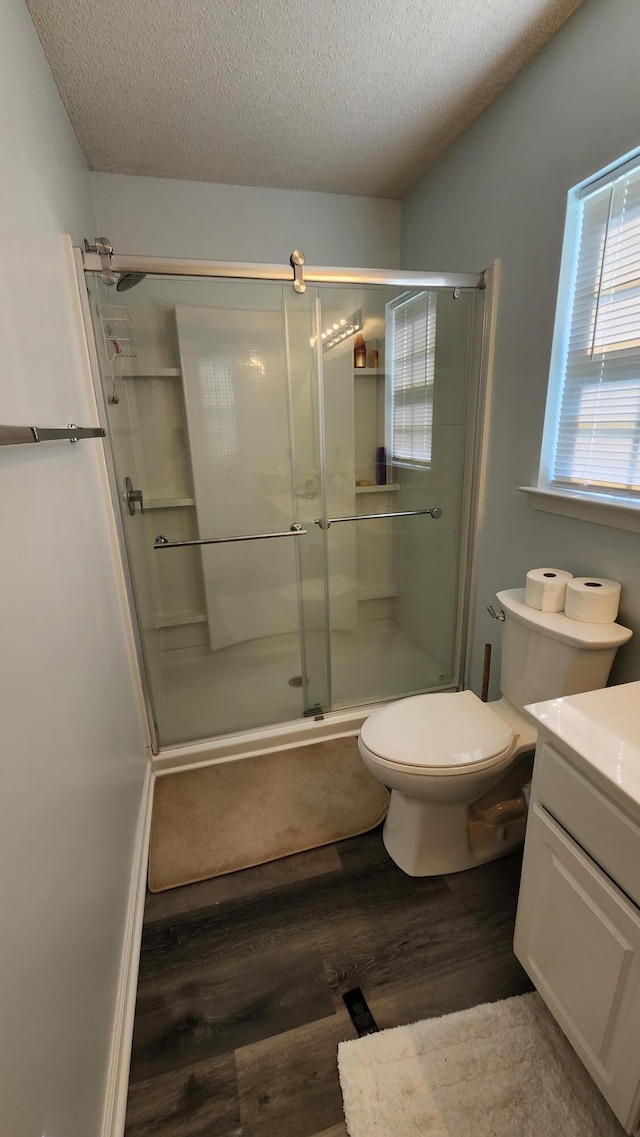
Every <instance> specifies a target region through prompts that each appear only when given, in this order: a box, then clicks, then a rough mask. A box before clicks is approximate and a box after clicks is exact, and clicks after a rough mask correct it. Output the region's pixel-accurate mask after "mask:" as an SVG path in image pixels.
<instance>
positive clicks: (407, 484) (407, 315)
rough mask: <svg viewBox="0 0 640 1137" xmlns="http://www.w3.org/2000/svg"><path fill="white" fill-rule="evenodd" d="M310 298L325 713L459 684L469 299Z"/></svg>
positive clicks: (436, 295)
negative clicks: (320, 417)
mask: <svg viewBox="0 0 640 1137" xmlns="http://www.w3.org/2000/svg"><path fill="white" fill-rule="evenodd" d="M319 296H320V303H321V305H322V328H323V331H324V334H325V337H326V338H325V340H324V343H323V367H322V376H321V385H322V400H323V407H324V424H325V431H324V433H325V463H326V466H325V475H326V477H325V481H326V506H325V513H324V518H323V519H321V520H319V522H318V523H319V524H320V525H321V526H322V527H323V530H324V533H325V539H326V543H327V561H328V568H329V575H328V592H329V635H330V658H331V687H332V705H333V706H334V707H345V706H352V705H354V704H356V703H367V702H372V701H374V700H378V699H388V698H392V697H394V696H398V695H406V694H411V693H414V692H420V691H429V690H438V689H443V688H447V687H451V686H456V685H457V682H458V674H457V671H458V659H457V655H458V652H457V646H458V631H459V628H458V620H457V611H458V601H459V588H460V568H461V566H460V545H461V523H462V513H463V490H464V479H465V470H466V469H467V467H468V463H467V462H466V461H465V445H466V442H467V441H468V431H467V415H468V399H467V396H468V383H469V370H470V348H471V332H472V315H473V305H474V293H473V292H472V291H471V290H469V291H467V292H461V291H459V290H458V291H457V293H456V295H455V296H454V293H453V290H452V289H447V290H440V291H437V292H436V291H435V290H431V291H429V290H424V289H421V290H407V289H401V288H396V287H394V288H386V287H381V286H379V285H378V286H369V287H359V288H353V287H346V286H344V285H340V286H333V285H331V286H325V287H322V288H321V289H320V293H319ZM354 312H355V317H356V318H355V321H354V320H352V314H353V313H354ZM345 319H346V320H347V321H351V322H356V323H358V325H359V327H360V334H361V336H362V340H363V341H364V352H363V351H360V352H357V351H356V352H354V339H353V337H351V338H349V339H345V340H341V339H338V340H337V341H336V340H335V339H333V338H332V337H331V331H332V330H333V329H334V328H335V326H336V325H338V327H340V326H341V321H344V320H345ZM347 392H348V398H347V395H346V393H347Z"/></svg>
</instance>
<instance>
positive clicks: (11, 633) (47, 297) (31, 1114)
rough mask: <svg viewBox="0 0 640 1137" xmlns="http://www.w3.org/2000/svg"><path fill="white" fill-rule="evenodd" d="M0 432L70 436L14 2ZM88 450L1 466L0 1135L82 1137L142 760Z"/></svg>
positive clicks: (76, 411) (55, 285)
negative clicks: (25, 428) (34, 428)
mask: <svg viewBox="0 0 640 1137" xmlns="http://www.w3.org/2000/svg"><path fill="white" fill-rule="evenodd" d="M0 108H2V109H1V111H0V114H1V116H2V117H1V121H0V165H1V166H2V170H3V177H2V179H1V180H0V249H1V250H2V255H1V258H0V265H1V268H0V325H1V327H2V346H3V350H2V369H1V377H0V384H1V390H2V409H1V412H0V419H1V421H2V422H3V423H15V424H32V423H36V424H39V425H42V426H49V425H51V426H57V425H64V424H66V423H67V422H69V421H76V422H78V423H86V422H89V421H90V420H92V419H93V411H92V408H91V405H90V398H89V395H88V389H87V386H86V381H85V376H84V372H83V368H82V356H81V352H80V346H79V338H78V332H77V326H76V324H75V323H74V317H73V308H72V300H71V297H72V293H71V289H70V284H69V278H68V274H67V268H66V263H65V257H64V249H63V233H64V232H65V231H71V232H72V234H73V236H74V237H75V238H76V239H77V240H79V239H80V238H81V237H83V236H84V235H85V233H92V232H93V231H94V228H95V225H94V219H93V213H92V205H91V199H90V192H89V174H88V171H87V170H86V167H85V165H84V161H83V159H82V157H81V154H80V151H79V149H78V146H77V143H76V139H75V137H74V134H73V132H72V130H71V127H70V124H69V122H68V119H67V117H66V114H65V112H64V110H63V107H62V104H61V102H60V99H59V96H58V93H57V90H56V87H55V85H54V82H53V79H52V77H51V74H50V72H49V69H48V67H47V64H46V62H45V59H44V56H43V54H42V51H41V48H40V45H39V42H38V40H37V37H36V34H35V31H34V29H33V26H32V24H31V20H30V18H29V15H28V13H27V10H26V7H25V6H24V3H23V0H4V3H3V4H2V5H1V6H0ZM100 447H101V443H100V442H97V441H95V442H94V441H87V442H82V443H79V444H78V445H76V446H71V445H69V444H68V443H62V442H58V443H49V444H46V443H45V444H41V445H39V446H33V447H19V448H4V449H3V450H2V451H1V452H0V487H1V490H0V514H1V516H0V533H1V536H2V558H1V560H0V643H1V645H2V646H1V655H0V700H1V702H2V711H1V720H2V725H1V738H2V757H1V763H2V766H1V769H2V775H1V783H2V790H1V793H0V803H1V804H0V811H1V818H0V866H1V869H0V872H1V875H2V883H1V887H0V896H1V898H2V900H1V904H0V925H1V931H0V943H1V944H2V949H1V950H2V967H1V969H0V1006H1V1007H2V1011H1V1014H0V1054H1V1057H0V1101H1V1102H2V1107H1V1109H2V1120H1V1122H0V1127H1V1128H2V1132H3V1133H6V1134H7V1135H9V1134H11V1137H40V1135H41V1134H46V1137H70V1135H71V1134H83V1137H93V1135H95V1134H97V1133H98V1131H99V1125H100V1114H101V1109H102V1099H103V1095H104V1083H105V1075H106V1063H107V1051H108V1046H109V1041H110V1033H111V1027H112V1021H113V1014H114V1000H115V988H116V978H117V970H118V965H119V959H120V951H121V943H122V936H123V924H124V912H125V901H126V897H127V892H128V885H129V876H130V871H131V855H132V843H133V834H134V828H135V823H136V817H137V812H138V808H139V803H140V796H141V783H142V777H143V773H144V766H145V753H144V739H143V734H142V728H141V723H140V718H139V714H138V706H137V702H136V698H135V695H134V688H133V683H132V676H131V671H130V662H129V655H128V650H127V641H126V633H125V626H124V616H123V611H122V608H121V604H120V600H119V592H118V583H117V576H116V571H115V562H114V558H113V554H112V548H111V545H110V538H109V527H108V521H107V516H108V515H107V509H106V503H105V498H104V492H103V485H102V481H101V464H100V461H101V460H100Z"/></svg>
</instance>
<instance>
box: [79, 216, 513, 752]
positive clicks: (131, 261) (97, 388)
mask: <svg viewBox="0 0 640 1137" xmlns="http://www.w3.org/2000/svg"><path fill="white" fill-rule="evenodd" d="M66 240H67V241H68V243H69V249H70V251H71V250H72V252H73V259H74V263H75V270H76V279H77V284H78V294H79V295H78V299H79V302H80V308H81V311H82V319H83V325H84V331H85V337H86V346H87V350H88V356H89V363H90V369H91V377H92V382H93V388H94V393H95V397H96V402H97V409H98V416H99V419H100V422H101V425H102V426H103V427H104V428H105V433H106V427H107V416H106V407H105V404H104V395H103V389H102V383H101V379H100V367H99V362H98V355H97V351H96V345H95V339H94V332H93V325H92V321H91V312H90V308H89V297H88V293H87V288H86V282H85V275H84V274H85V273H89V272H92V273H99V272H100V271H101V269H102V268H103V267H104V266H103V264H102V261H101V258H100V256H99V255H98V253H96V252H91V251H87V250H86V249H81V248H78V247H73V249H72V246H71V241H70V239H69V238H66ZM111 268H112V269H113V271H114V272H115V273H126V272H131V273H135V272H140V273H147V274H149V275H156V276H183V277H195V278H197V277H201V278H202V277H204V278H206V277H210V278H213V279H215V278H220V279H225V278H226V279H228V280H263V281H276V282H284V283H290V284H291V285H292V287H293V284H294V277H293V272H292V266H291V264H287V265H283V264H267V263H264V264H262V263H252V262H240V261H205V260H185V259H180V258H167V257H149V256H136V255H120V254H117V253H115V252H114V253H113V254H112V256H111ZM496 276H497V264H495V265H492V266H491V267H490V268H488V269H486V270H483V271H481V272H475V273H464V272H452V273H447V272H414V271H408V270H407V271H403V270H401V269H375V268H340V267H326V266H320V267H313V266H306V265H305V267H304V279H305V281H306V282H307V284H374V285H376V284H377V285H382V286H384V285H391V286H399V287H402V286H403V285H405V286H406V287H407V288H408V289H414V288H429V289H448V288H451V289H453V290H454V293H457V292H458V291H459V290H461V289H465V290H469V291H474V292H475V291H478V292H486V296H485V305H484V310H483V316H482V318H481V325H482V331H481V337H480V346H479V349H478V351H479V357H478V359H477V364H478V370H477V374H478V385H477V388H476V389H475V391H471V392H470V398H469V402H468V407H467V439H468V441H467V445H466V454H465V478H464V485H463V506H462V519H461V520H462V525H461V530H462V533H461V537H462V539H461V546H460V558H459V566H458V579H459V588H458V611H457V617H456V626H457V633H456V641H457V644H456V658H457V665H456V673H457V674H458V676H459V681H460V684H461V685H462V686H468V684H469V670H468V669H469V654H470V653H469V646H470V633H469V625H470V620H471V619H472V616H473V609H474V602H473V598H474V592H475V582H476V577H477V565H476V549H477V535H478V526H479V501H480V500H481V498H482V493H483V488H484V481H485V477H486V463H487V431H486V423H485V414H484V411H485V402H486V398H487V389H488V385H489V374H490V367H491V364H492V357H493V337H494V321H495V294H496V279H495V278H496ZM318 350H319V344H318ZM103 450H104V455H105V463H106V467H107V474H108V482H109V488H110V493H111V502H112V508H113V517H114V522H115V528H116V534H117V538H118V546H119V549H118V551H119V555H120V561H121V565H122V570H123V585H124V589H125V592H126V597H127V606H128V609H129V623H130V633H131V637H132V648H133V650H134V653H135V661H136V663H137V672H138V678H139V688H138V690H139V697H140V701H141V703H143V705H144V709H145V711H146V716H145V717H146V723H147V728H148V742H149V748H150V750H151V751H152V754H153V755H154V766H155V765H156V763H157V764H159V767H160V768H162V767H163V766H165V762H164V761H163V759H162V755H163V753H167V757H168V756H169V754H171V756H172V757H173V756H174V755H175V753H176V752H177V751H178V752H181V754H182V755H183V756H184V757H183V760H184V759H187V760H188V758H187V756H188V755H189V756H191V755H193V753H194V751H195V749H196V748H197V747H200V748H207V749H208V748H210V747H213V749H214V751H215V750H216V749H217V747H218V745H220V746H222V747H224V748H225V749H226V747H227V746H230V749H231V752H232V753H233V750H234V737H235V732H234V734H232V735H222V736H219V738H213V739H212V738H209V739H206V738H203V739H199V740H197V741H196V740H194V741H192V742H189V743H183V744H177V745H172V746H164V747H162V746H161V745H160V742H159V738H158V727H157V723H156V719H155V714H154V709H153V700H152V698H151V685H150V680H149V676H148V674H147V667H146V662H145V658H144V651H143V647H142V639H141V635H140V629H139V627H138V620H137V616H136V606H135V601H134V595H133V583H132V578H131V569H130V565H129V560H128V554H127V546H126V541H125V535H124V528H123V523H122V517H121V513H120V499H119V490H118V484H117V478H116V472H115V466H114V462H113V455H112V453H111V446H110V444H109V440H108V438H107V439H105V441H104V443H103ZM428 512H431V511H428ZM386 701H387V700H382V701H381V703H378V704H374V705H369V706H368V707H367V708H366V713H370V712H371V711H372V710H373V709H374V707H375V706H377V705H383V704H384V702H386ZM364 710H365V707H364V706H363V705H362V704H358V703H356V704H354V705H353V707H352V709H351V712H350V714H352V715H353V716H355V718H358V717H359V716H360V714H361V713H362V711H364ZM346 715H347V712H346V711H345V709H344V708H336V709H335V710H330V711H327V712H325V713H324V714H323V716H322V719H323V720H324V722H323V723H321V722H318V723H317V724H315V725H316V726H317V727H323V730H326V729H327V728H329V729H331V726H332V725H333V723H332V720H334V721H335V725H338V724H339V723H341V724H342V722H343V719H344V716H346ZM298 722H299V724H300V727H301V729H303V730H305V731H306V730H308V729H309V728H310V727H313V725H314V724H313V723H312V722H310V720H309V719H305V718H304V717H301V718H300V720H295V722H293V723H281V724H279V726H280V727H281V728H283V729H284V731H285V735H286V734H287V733H288V732H289V731H293V732H294V733H295V731H296V724H297V723H298ZM272 729H273V730H275V729H277V727H266V728H256V729H255V731H250V732H248V733H249V734H255V735H256V740H257V739H259V738H260V737H261V736H263V735H264V733H265V731H266V732H268V731H270V730H272ZM323 730H322V731H321V733H323ZM242 737H243V740H244V738H246V733H245V732H242ZM292 737H293V736H292ZM288 744H289V745H296V743H294V742H292V741H289V742H288ZM285 745H287V743H285ZM298 745H299V743H298ZM158 756H159V757H158ZM174 760H175V759H174ZM209 760H210V759H209ZM179 764H182V763H181V762H180V763H179ZM166 765H169V766H170V765H171V759H169V761H168V762H167V763H166Z"/></svg>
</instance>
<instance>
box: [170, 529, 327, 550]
mask: <svg viewBox="0 0 640 1137" xmlns="http://www.w3.org/2000/svg"><path fill="white" fill-rule="evenodd" d="M306 532H307V530H306V529H303V528H302V526H300V525H292V526H291V527H290V528H289V529H285V530H284V531H283V532H282V533H248V534H241V535H240V536H238V537H205V538H204V539H203V540H200V541H170V540H169V538H168V537H164V536H163V535H162V533H161V534H160V535H159V536H158V537H156V539H155V541H154V542H153V547H154V549H184V548H185V547H186V546H187V545H228V544H229V543H230V542H231V541H270V540H272V539H273V538H274V537H304V536H305V535H306Z"/></svg>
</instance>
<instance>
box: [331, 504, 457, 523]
mask: <svg viewBox="0 0 640 1137" xmlns="http://www.w3.org/2000/svg"><path fill="white" fill-rule="evenodd" d="M427 513H428V514H429V516H431V517H433V520H434V521H437V520H438V518H439V517H442V510H441V509H440V508H439V506H437V505H434V506H433V508H432V509H404V510H401V511H400V512H399V513H356V514H355V515H354V516H353V517H316V518H315V520H314V522H313V524H314V525H319V526H320V528H321V529H328V528H329V526H330V525H336V524H337V522H338V521H374V520H377V519H378V517H417V516H419V515H420V514H427Z"/></svg>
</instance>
